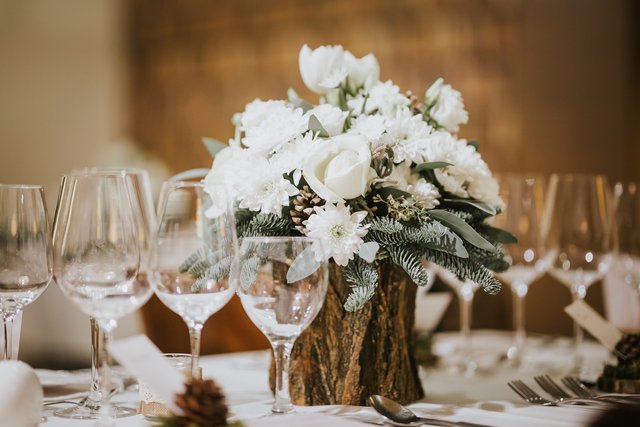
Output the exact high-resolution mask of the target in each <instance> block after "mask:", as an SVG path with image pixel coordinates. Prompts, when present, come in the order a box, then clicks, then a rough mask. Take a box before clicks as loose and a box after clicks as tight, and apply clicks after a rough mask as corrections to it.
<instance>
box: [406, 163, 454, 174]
mask: <svg viewBox="0 0 640 427" xmlns="http://www.w3.org/2000/svg"><path fill="white" fill-rule="evenodd" d="M447 166H453V164H452V163H449V162H425V163H420V164H419V165H418V166H416V167H415V169H414V171H416V172H425V171H430V170H433V169H438V168H445V167H447Z"/></svg>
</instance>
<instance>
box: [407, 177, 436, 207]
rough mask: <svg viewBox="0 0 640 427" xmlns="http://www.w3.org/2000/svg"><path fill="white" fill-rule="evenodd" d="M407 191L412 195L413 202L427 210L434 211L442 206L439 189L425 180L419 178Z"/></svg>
mask: <svg viewBox="0 0 640 427" xmlns="http://www.w3.org/2000/svg"><path fill="white" fill-rule="evenodd" d="M414 176H417V175H414ZM407 191H408V192H409V193H411V196H412V197H413V200H414V201H415V202H416V203H418V204H419V205H420V206H422V207H423V208H425V209H433V208H435V207H436V206H438V205H439V204H440V201H439V200H438V199H439V198H440V192H439V191H438V187H436V186H435V185H433V184H432V183H430V182H428V181H427V180H426V179H424V178H418V179H417V180H416V181H415V182H414V183H413V184H411V185H409V186H408V187H407Z"/></svg>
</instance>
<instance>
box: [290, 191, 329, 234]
mask: <svg viewBox="0 0 640 427" xmlns="http://www.w3.org/2000/svg"><path fill="white" fill-rule="evenodd" d="M323 204H324V200H322V198H321V197H320V196H318V195H317V194H316V193H315V192H314V191H313V190H311V189H310V188H309V186H308V185H305V186H303V187H302V190H300V194H298V195H297V196H296V197H295V199H293V209H292V210H290V211H289V213H290V214H291V219H292V220H293V223H294V224H295V225H296V230H298V231H299V232H300V233H302V234H304V225H303V224H302V223H303V222H304V221H306V220H307V219H309V217H310V216H311V214H312V213H313V208H314V207H315V206H322V205H323Z"/></svg>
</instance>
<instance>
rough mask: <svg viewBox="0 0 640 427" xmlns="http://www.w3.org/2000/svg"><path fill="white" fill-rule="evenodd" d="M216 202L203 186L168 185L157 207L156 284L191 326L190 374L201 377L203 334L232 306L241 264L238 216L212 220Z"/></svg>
mask: <svg viewBox="0 0 640 427" xmlns="http://www.w3.org/2000/svg"><path fill="white" fill-rule="evenodd" d="M211 204H212V199H211V196H210V195H209V194H207V193H206V192H205V188H204V184H203V183H201V182H186V181H168V182H165V183H164V185H163V186H162V190H161V192H160V201H159V206H158V221H159V228H158V234H157V240H156V242H157V257H156V260H155V263H154V267H153V279H152V283H153V285H154V287H155V292H156V295H157V296H158V298H159V299H160V301H162V302H163V303H164V304H165V305H166V306H167V307H169V308H170V309H171V310H173V311H174V312H176V313H177V314H178V315H180V317H182V319H183V320H184V321H185V323H186V324H187V327H188V329H189V337H190V342H191V376H192V378H197V376H198V359H199V356H200V335H201V332H202V327H203V326H204V323H205V322H206V321H207V319H208V318H209V317H211V315H213V314H214V313H216V312H217V311H219V310H220V309H221V308H222V307H224V305H225V304H226V303H227V302H229V300H230V299H231V297H232V296H233V295H234V293H235V282H233V281H231V280H229V272H230V271H231V267H232V266H233V264H234V263H235V262H236V261H237V248H238V243H237V238H236V230H235V217H234V214H233V210H232V209H231V207H229V209H228V210H226V211H225V212H223V213H222V214H220V215H218V216H215V217H213V218H210V217H209V216H207V210H208V208H209V207H210V206H211Z"/></svg>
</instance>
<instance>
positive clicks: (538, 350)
mask: <svg viewBox="0 0 640 427" xmlns="http://www.w3.org/2000/svg"><path fill="white" fill-rule="evenodd" d="M510 340H511V334H510V333H509V332H508V331H497V330H474V331H473V336H472V349H473V353H472V355H473V357H474V360H475V361H476V363H477V368H476V369H475V372H473V374H470V373H469V372H467V373H462V372H460V371H459V370H457V369H456V368H455V366H449V364H448V361H449V360H451V359H452V358H453V355H454V354H455V352H456V351H457V350H458V349H459V347H460V344H461V338H460V337H459V336H458V334H457V333H452V332H445V333H438V334H435V335H434V336H433V339H432V348H431V350H432V353H433V354H434V355H436V356H437V360H438V363H435V364H431V365H430V366H420V368H419V375H420V378H421V380H422V385H423V388H424V391H425V397H424V398H423V399H422V400H420V401H418V402H414V403H411V404H409V405H408V407H409V408H410V409H411V410H412V411H414V412H415V413H416V414H418V415H419V416H424V417H432V418H441V419H444V420H448V421H455V422H467V423H474V424H477V425H485V426H492V427H513V426H519V427H534V426H545V427H574V426H585V425H589V423H590V422H591V421H592V420H593V419H595V417H597V416H599V415H600V414H601V410H600V409H598V408H594V407H590V406H541V405H531V404H527V403H525V402H524V401H523V400H522V399H521V398H520V397H518V396H517V395H516V394H515V393H514V392H513V391H512V390H511V389H510V388H509V387H508V386H507V382H508V381H510V380H514V379H520V380H523V381H524V382H525V383H527V384H528V385H529V386H531V387H532V388H534V389H535V390H536V391H538V392H539V393H541V394H542V390H541V389H540V388H538V387H537V386H536V384H535V382H534V381H533V377H534V376H536V375H541V374H548V375H550V376H551V377H552V378H557V379H560V378H562V377H563V376H564V375H567V374H568V373H570V371H571V368H572V351H573V346H572V342H571V340H570V339H568V338H565V337H557V336H545V335H532V336H529V337H528V338H527V346H526V352H525V353H524V356H523V358H522V361H521V363H520V364H519V365H518V366H514V364H512V363H509V360H508V359H507V358H506V357H505V354H506V353H505V351H506V349H507V348H508V347H509V344H510ZM583 353H584V355H585V363H584V365H583V371H582V372H581V374H580V376H581V378H584V379H587V380H590V381H594V380H595V379H596V378H597V376H598V374H599V372H600V371H601V370H602V367H603V364H604V363H605V362H606V361H608V360H611V355H610V354H609V352H608V351H607V350H606V349H605V348H604V347H602V346H601V345H599V344H598V343H596V342H595V341H587V342H586V343H585V344H584V348H583ZM270 361H271V352H270V351H267V350H262V351H252V352H242V353H227V354H218V355H208V356H204V357H202V358H201V360H200V364H201V367H202V372H203V377H204V378H212V379H214V380H215V381H216V382H217V383H218V384H219V385H220V386H221V387H222V389H223V391H224V393H225V395H226V403H227V405H228V407H229V413H230V420H239V421H241V422H242V423H243V425H245V426H247V427H261V426H301V425H304V426H305V427H314V426H325V425H331V426H333V425H335V426H347V427H348V426H358V425H360V426H365V425H391V424H390V423H389V422H388V420H387V419H386V418H385V417H383V416H382V415H379V414H378V413H377V412H376V411H375V410H374V409H373V408H371V407H369V406H347V405H326V406H296V407H295V412H294V413H293V414H287V415H275V414H271V405H272V403H273V395H272V393H271V391H270V389H269V381H268V380H269V378H268V375H269V365H270ZM37 372H38V374H39V376H40V377H41V379H42V381H41V382H42V384H43V388H44V391H45V397H46V399H53V400H55V398H56V393H60V392H61V390H62V389H64V390H66V392H68V391H69V388H68V385H69V384H70V383H71V382H73V380H71V378H74V376H76V378H78V381H77V382H78V383H80V384H82V383H84V386H86V387H88V375H87V373H86V372H83V373H77V372H65V371H42V370H38V371H37ZM158 374H159V375H161V373H158ZM121 375H126V373H121ZM56 378H57V379H58V380H57V381H56ZM56 383H59V384H63V383H64V384H66V386H65V387H64V388H62V389H61V388H60V387H59V384H58V385H57V384H56ZM380 394H384V391H383V390H380ZM75 397H76V398H77V395H76V396H75ZM547 397H549V396H547ZM112 401H113V402H114V403H117V404H121V405H125V406H131V407H138V405H139V391H138V386H137V384H135V381H132V382H131V386H129V387H127V388H126V389H125V390H124V391H123V392H121V393H119V394H117V395H115V396H114V397H113V398H112ZM65 405H66V404H58V405H55V404H54V405H47V406H45V408H46V409H45V416H46V420H44V419H43V423H42V424H41V425H42V426H45V427H63V426H68V427H82V426H93V425H94V424H95V421H92V420H70V419H63V418H59V417H56V416H54V415H53V411H54V410H55V409H56V408H60V407H64V406H65ZM116 425H117V426H123V427H146V426H151V425H153V424H152V423H151V422H149V421H147V420H146V419H145V418H144V417H143V415H141V414H137V415H134V416H130V417H125V418H119V419H117V420H116ZM425 425H428V424H425Z"/></svg>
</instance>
